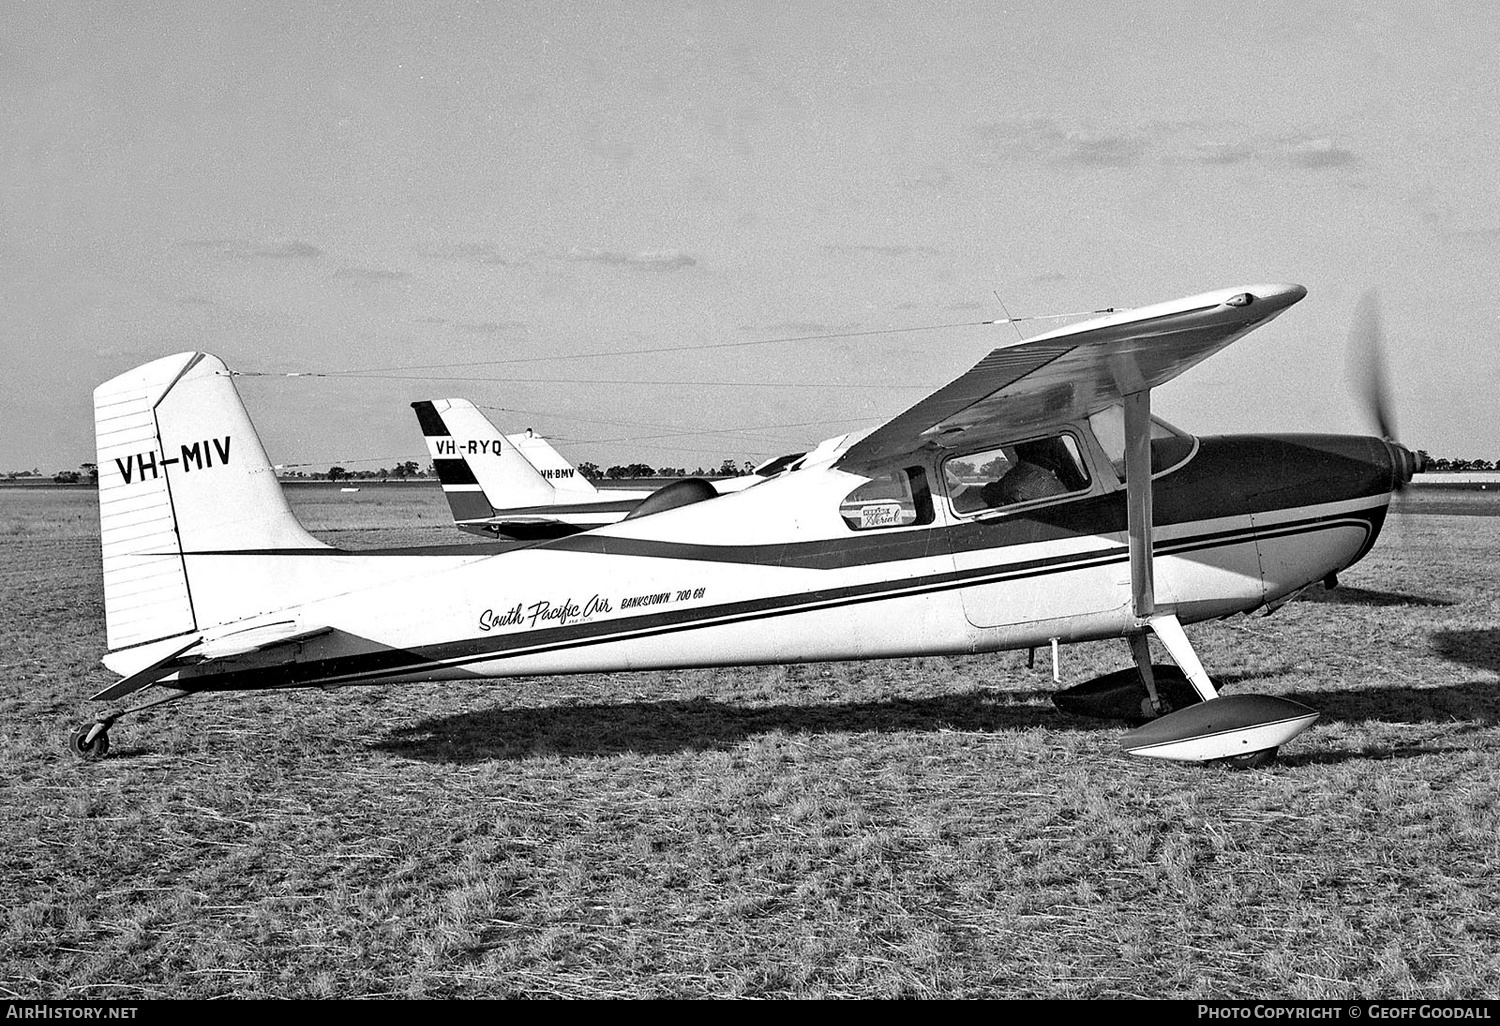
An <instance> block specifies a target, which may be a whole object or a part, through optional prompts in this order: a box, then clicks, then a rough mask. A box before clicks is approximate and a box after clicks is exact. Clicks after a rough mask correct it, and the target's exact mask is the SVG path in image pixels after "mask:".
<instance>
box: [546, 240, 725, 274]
mask: <svg viewBox="0 0 1500 1026" xmlns="http://www.w3.org/2000/svg"><path fill="white" fill-rule="evenodd" d="M556 259H559V260H566V261H568V262H570V263H577V264H608V265H612V266H618V267H642V268H647V269H650V270H655V271H676V270H679V269H681V268H684V267H693V266H695V265H696V264H697V263H698V261H696V260H694V259H693V258H692V257H690V256H688V255H687V254H686V253H683V252H682V251H681V250H676V249H642V250H638V251H637V252H634V253H620V252H616V251H613V250H607V249H591V248H585V247H580V246H574V247H573V248H572V249H570V250H568V251H567V252H566V253H562V254H559V255H558V256H557V257H556Z"/></svg>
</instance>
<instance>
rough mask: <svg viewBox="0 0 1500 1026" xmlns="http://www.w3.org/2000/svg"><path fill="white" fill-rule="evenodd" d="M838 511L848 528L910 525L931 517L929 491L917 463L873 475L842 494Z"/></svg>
mask: <svg viewBox="0 0 1500 1026" xmlns="http://www.w3.org/2000/svg"><path fill="white" fill-rule="evenodd" d="M839 515H840V516H841V517H843V518H844V523H845V524H847V525H848V526H849V529H850V530H851V531H871V530H877V529H879V528H884V527H911V526H913V525H920V524H930V523H932V521H933V516H934V515H933V511H932V492H931V491H930V490H929V489H928V487H927V475H926V474H925V473H923V471H922V468H921V467H907V468H905V469H904V470H896V471H892V472H891V473H889V474H882V475H881V476H880V477H874V478H871V479H870V480H868V481H866V482H865V483H864V484H862V485H860V486H859V487H858V488H856V489H854V491H852V492H850V493H849V494H848V495H846V496H844V501H843V502H841V503H839Z"/></svg>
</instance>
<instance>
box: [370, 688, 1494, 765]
mask: <svg viewBox="0 0 1500 1026" xmlns="http://www.w3.org/2000/svg"><path fill="white" fill-rule="evenodd" d="M1288 672H1290V671H1288V670H1279V671H1270V672H1258V673H1244V674H1233V673H1230V674H1221V675H1219V677H1217V678H1216V680H1217V681H1218V682H1219V683H1220V684H1221V685H1227V686H1229V687H1227V688H1226V690H1230V692H1231V693H1232V686H1233V685H1234V684H1236V683H1238V682H1240V681H1249V680H1256V681H1260V680H1265V679H1266V678H1268V677H1274V676H1280V675H1283V674H1285V673H1288ZM1053 694H1054V692H1053V691H1052V690H1051V689H1045V690H1041V689H1030V690H1009V689H1007V690H995V689H979V690H974V691H969V692H965V693H962V694H955V695H941V696H936V697H931V698H920V699H889V700H880V701H870V702H838V703H829V704H821V705H819V704H813V705H785V704H783V705H770V706H758V707H744V706H738V705H734V704H732V703H727V702H720V701H714V700H710V699H705V698H695V699H682V700H663V701H643V702H623V703H618V704H611V703H599V704H590V705H568V706H551V707H540V708H527V709H491V710H482V711H476V712H470V713H460V714H457V715H453V716H445V717H440V718H436V719H429V720H424V721H422V722H420V723H417V724H414V725H412V726H411V727H408V728H404V729H402V730H398V731H395V732H393V733H392V734H391V735H390V736H389V737H388V738H387V739H386V740H385V741H383V742H379V743H378V744H377V745H376V746H375V747H377V748H379V749H381V750H384V751H388V752H391V753H393V754H396V755H401V756H404V757H407V758H414V759H423V760H430V761H437V762H482V761H489V760H493V759H502V760H506V759H508V760H516V761H520V760H524V759H531V758H538V757H545V756H560V757H588V756H600V755H605V756H608V755H622V754H626V753H634V754H639V755H666V754H672V753H680V752H694V751H700V752H707V751H723V750H727V749H729V748H732V747H734V746H736V745H739V744H742V743H744V742H745V741H748V740H750V739H751V738H754V737H756V736H758V735H765V734H773V733H784V734H787V735H792V736H798V735H808V734H834V733H897V732H928V733H935V732H938V731H944V730H955V731H966V732H978V733H1010V732H1016V731H1022V730H1027V729H1030V728H1035V727H1047V728H1051V729H1054V730H1058V729H1061V730H1072V731H1095V730H1107V731H1113V732H1117V731H1118V730H1119V729H1120V727H1121V722H1120V721H1114V720H1094V719H1087V718H1084V717H1080V716H1071V715H1067V714H1064V713H1061V712H1059V711H1057V710H1056V709H1054V708H1053V707H1052V703H1051V697H1052V695H1053ZM1287 697H1288V698H1292V699H1294V700H1296V701H1304V702H1309V701H1315V702H1317V704H1318V706H1319V707H1320V708H1321V710H1322V713H1323V721H1324V722H1334V721H1337V722H1344V723H1357V722H1365V721H1385V722H1391V723H1445V724H1469V725H1471V726H1472V727H1473V728H1475V729H1478V728H1481V727H1484V726H1487V725H1492V724H1495V723H1500V687H1497V686H1496V685H1495V684H1494V683H1492V682H1489V681H1476V682H1472V683H1468V684H1460V685H1453V686H1448V687H1434V688H1409V687H1380V686H1375V687H1371V688H1369V689H1364V690H1360V691H1320V692H1316V693H1315V694H1314V693H1306V694H1302V693H1292V694H1288V695H1287ZM1421 750H1424V749H1418V748H1413V749H1406V748H1402V749H1400V750H1399V754H1412V753H1416V752H1418V751H1421ZM1425 750H1431V749H1425ZM1395 754H1398V752H1397V751H1395V750H1393V751H1390V752H1387V751H1381V752H1378V753H1375V752H1369V751H1359V752H1343V753H1335V754H1331V755H1329V756H1326V757H1320V759H1317V760H1314V761H1341V760H1343V759H1346V758H1368V757H1381V758H1388V757H1392V756H1393V755H1395ZM1309 758H1311V756H1309Z"/></svg>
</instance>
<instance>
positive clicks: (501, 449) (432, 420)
mask: <svg viewBox="0 0 1500 1026" xmlns="http://www.w3.org/2000/svg"><path fill="white" fill-rule="evenodd" d="M411 406H412V409H413V410H415V411H416V414H417V421H418V423H420V424H421V425H422V434H423V435H425V436H426V438H427V451H428V452H429V453H430V454H431V455H432V463H433V466H434V467H435V468H436V469H437V475H438V480H439V481H441V482H442V483H443V493H444V494H445V495H446V496H447V497H448V505H449V507H450V508H451V509H452V510H453V520H454V522H455V523H457V524H460V525H462V524H464V523H472V522H473V521H476V520H485V519H488V518H490V517H493V516H495V515H496V513H497V512H499V511H501V510H506V509H517V508H523V507H527V506H551V505H554V504H556V503H559V502H576V501H586V500H587V499H588V498H589V497H590V496H592V495H593V494H594V489H593V486H592V485H588V492H587V493H586V494H585V493H581V492H580V491H579V490H578V489H577V487H576V484H575V483H574V482H575V481H581V480H584V479H583V477H582V475H580V474H578V473H577V472H576V471H574V470H573V468H572V467H570V466H568V465H567V464H566V463H565V462H564V461H563V459H562V457H561V456H558V455H557V453H556V452H554V451H553V449H552V447H551V446H550V445H548V444H547V442H546V441H545V440H544V439H542V438H540V437H537V436H535V435H531V436H530V437H527V436H525V435H512V436H509V437H507V436H505V435H502V434H501V433H500V431H499V429H497V428H496V427H495V425H493V424H491V423H490V422H489V420H488V419H487V418H486V417H485V415H484V414H482V413H480V412H479V411H478V410H477V409H475V408H474V404H473V403H471V402H469V401H468V400H467V399H431V400H423V401H422V402H416V403H412V404H411ZM517 439H519V440H521V441H523V442H524V443H525V445H526V447H527V449H528V450H529V452H531V453H535V454H537V455H538V456H539V457H540V458H543V459H544V460H546V461H547V472H545V473H544V472H543V471H541V470H539V469H538V468H537V467H536V466H534V465H533V464H532V462H531V461H530V460H529V459H528V458H527V456H526V455H524V454H523V452H522V449H521V446H520V445H519V444H517V442H516V440H517ZM549 454H550V456H549ZM564 468H565V469H566V471H567V473H566V474H562V473H561V471H562V470H563V469H564ZM564 482H566V483H567V488H564V487H562V485H563V484H564ZM585 484H587V482H585Z"/></svg>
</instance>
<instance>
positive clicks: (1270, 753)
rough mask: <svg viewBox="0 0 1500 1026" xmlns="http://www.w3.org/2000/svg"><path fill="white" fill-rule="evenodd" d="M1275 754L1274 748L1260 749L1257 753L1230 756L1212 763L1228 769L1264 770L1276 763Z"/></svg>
mask: <svg viewBox="0 0 1500 1026" xmlns="http://www.w3.org/2000/svg"><path fill="white" fill-rule="evenodd" d="M1276 752H1277V749H1275V748H1262V749H1261V750H1260V751H1258V752H1247V753H1245V754H1244V755H1231V756H1229V757H1228V758H1226V759H1215V760H1213V761H1214V762H1215V763H1217V764H1218V765H1220V766H1228V767H1229V768H1230V769H1265V768H1266V767H1267V766H1269V765H1271V764H1272V763H1274V762H1275V761H1276Z"/></svg>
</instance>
